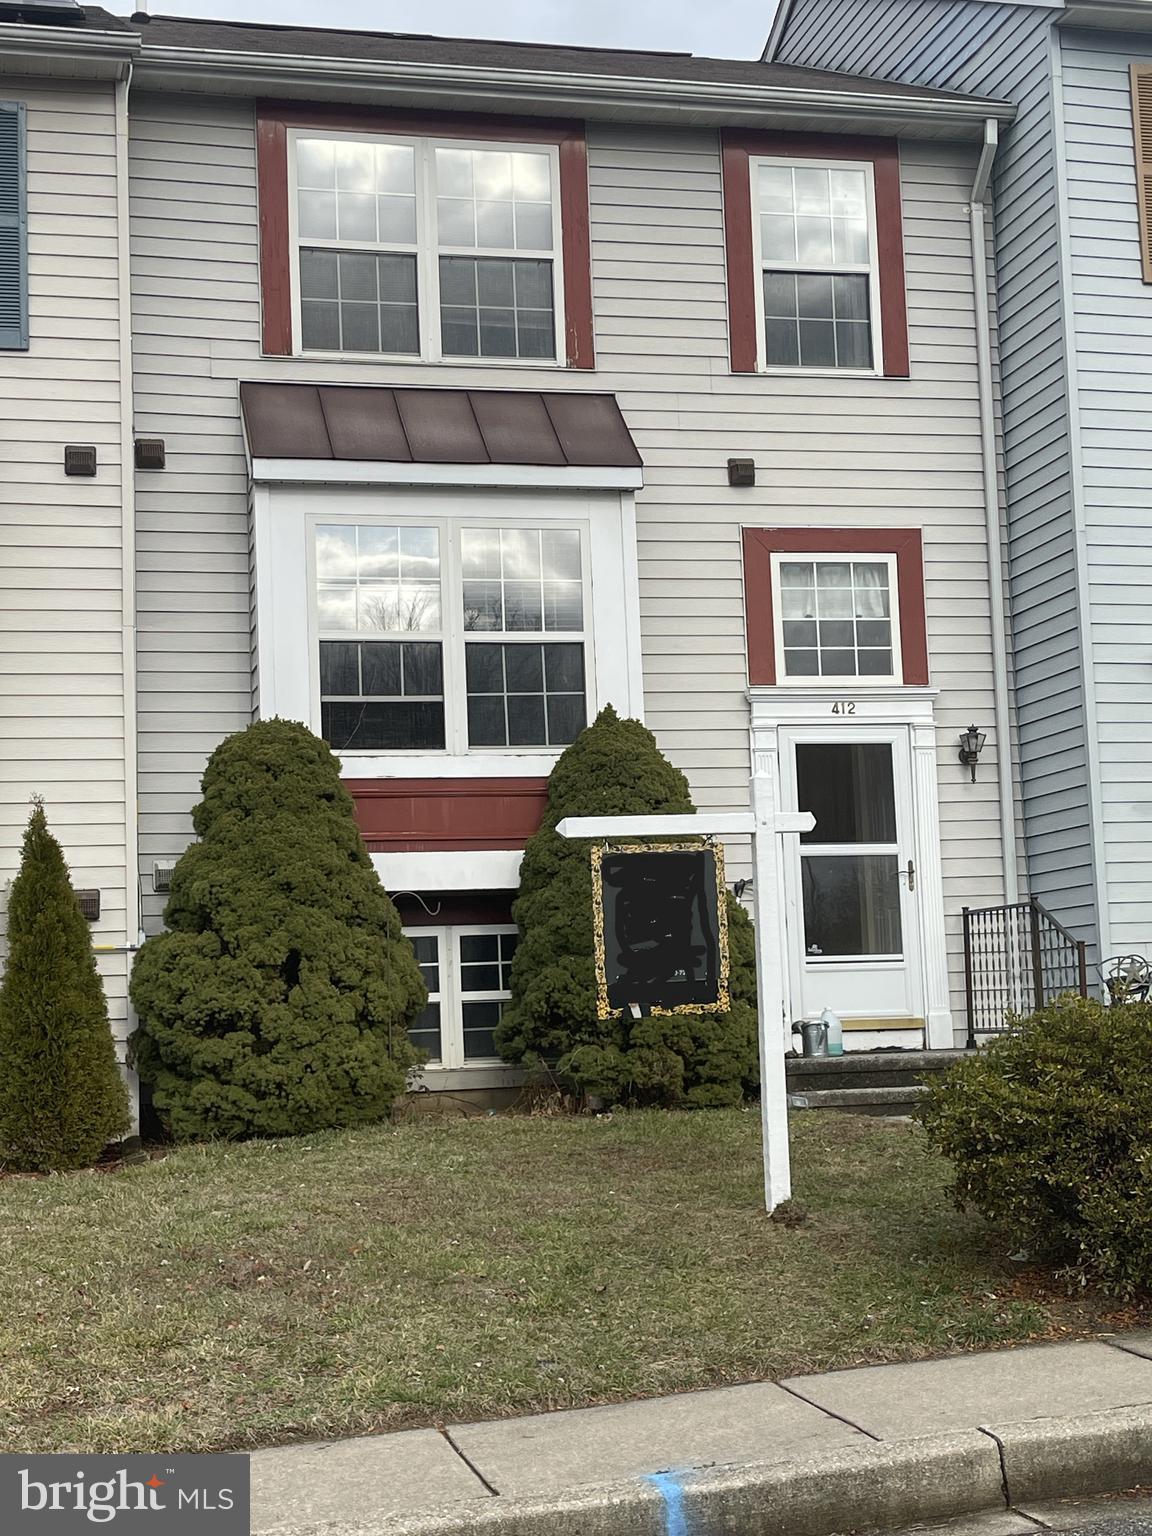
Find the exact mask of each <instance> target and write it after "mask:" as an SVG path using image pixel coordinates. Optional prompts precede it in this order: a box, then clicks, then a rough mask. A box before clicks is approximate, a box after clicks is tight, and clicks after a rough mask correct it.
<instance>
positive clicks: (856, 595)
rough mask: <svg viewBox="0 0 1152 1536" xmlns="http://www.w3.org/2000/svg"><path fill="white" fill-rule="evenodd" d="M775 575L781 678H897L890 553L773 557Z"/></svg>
mask: <svg viewBox="0 0 1152 1536" xmlns="http://www.w3.org/2000/svg"><path fill="white" fill-rule="evenodd" d="M772 580H773V587H774V591H773V602H772V606H773V611H774V613H775V614H776V628H777V634H776V647H777V667H776V675H777V677H778V678H779V679H780V680H781V681H783V682H804V683H814V682H820V681H822V680H824V681H843V680H844V679H845V678H855V679H857V680H858V681H860V682H874V683H880V682H892V681H893V680H894V679H899V678H900V676H901V669H900V628H899V621H898V615H897V611H896V610H897V580H896V559H895V556H893V555H862V556H860V557H855V556H852V555H844V556H838V557H837V556H832V557H829V556H821V555H804V554H797V555H792V554H788V555H774V556H773V559H772Z"/></svg>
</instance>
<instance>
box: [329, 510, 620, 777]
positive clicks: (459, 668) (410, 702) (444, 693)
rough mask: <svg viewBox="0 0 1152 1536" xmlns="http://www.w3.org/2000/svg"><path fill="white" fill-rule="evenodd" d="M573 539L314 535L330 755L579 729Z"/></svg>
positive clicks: (582, 698) (580, 560)
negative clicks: (333, 753) (331, 753)
mask: <svg viewBox="0 0 1152 1536" xmlns="http://www.w3.org/2000/svg"><path fill="white" fill-rule="evenodd" d="M584 539H585V535H584V532H583V531H582V530H581V529H580V528H566V527H546V528H534V527H518V526H500V527H485V526H481V525H478V524H477V525H473V524H469V525H462V524H461V525H454V524H452V523H435V524H423V525H417V524H415V523H413V524H408V523H396V524H393V523H390V522H383V521H381V522H363V521H357V522H333V523H323V524H320V525H318V526H317V528H316V533H315V562H316V563H315V569H316V581H315V592H316V632H317V636H318V645H319V697H320V728H321V734H322V735H323V736H324V738H325V739H326V740H327V741H328V743H329V744H330V745H331V746H332V748H333V749H334V750H335V751H337V752H341V753H347V752H357V751H361V752H406V751H424V752H428V751H444V750H447V751H450V752H455V753H462V752H474V751H478V750H479V751H515V750H517V749H521V750H523V749H536V750H539V749H545V750H552V749H555V750H560V749H561V748H563V747H565V746H567V745H568V744H569V742H572V741H574V740H575V739H576V737H577V735H579V733H580V731H582V730H583V728H584V726H585V725H586V724H587V723H588V693H589V689H588V686H587V670H588V667H587V654H586V653H587V646H586V639H587V636H586V632H585V616H586V615H587V613H588V612H589V610H590V603H589V593H588V591H587V569H588V561H587V557H586V555H585V552H584Z"/></svg>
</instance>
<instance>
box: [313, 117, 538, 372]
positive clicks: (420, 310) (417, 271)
mask: <svg viewBox="0 0 1152 1536" xmlns="http://www.w3.org/2000/svg"><path fill="white" fill-rule="evenodd" d="M292 147H293V155H292V162H291V163H292V165H293V167H294V172H293V183H294V199H293V210H294V217H295V250H296V272H297V290H298V295H299V315H298V334H299V340H300V346H301V348H302V350H304V351H306V352H310V351H318V352H364V353H375V354H380V355H383V356H395V357H415V358H423V359H424V360H426V361H428V360H437V359H439V358H461V359H464V358H477V359H483V358H492V359H501V360H504V361H509V360H522V361H535V362H554V361H555V360H556V359H557V358H558V357H560V356H561V350H560V347H561V341H562V338H563V315H562V313H561V305H560V303H559V296H560V295H561V293H562V291H563V287H562V273H561V270H560V267H561V219H560V177H559V158H558V149H557V147H556V146H555V145H548V144H542V145H529V144H524V145H519V144H504V143H491V144H485V143H482V142H477V143H468V142H462V141H459V140H447V141H442V142H437V140H435V139H434V138H424V137H418V138H408V137H393V136H387V137H386V136H383V135H372V136H367V135H355V136H354V135H350V134H334V133H323V132H318V131H312V130H305V129H299V130H296V131H295V132H294V133H293V135H292Z"/></svg>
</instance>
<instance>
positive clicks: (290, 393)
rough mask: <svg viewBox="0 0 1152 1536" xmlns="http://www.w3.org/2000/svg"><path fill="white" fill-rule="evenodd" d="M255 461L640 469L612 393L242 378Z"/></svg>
mask: <svg viewBox="0 0 1152 1536" xmlns="http://www.w3.org/2000/svg"><path fill="white" fill-rule="evenodd" d="M240 402H241V406H242V409H243V414H244V429H245V432H246V434H247V438H248V451H249V453H250V455H251V457H252V459H253V460H254V461H255V460H272V459H292V460H300V459H312V460H325V459H328V460H346V461H363V462H375V463H386V464H474V465H485V464H488V465H536V466H544V467H551V468H556V469H564V468H570V469H586V468H605V469H608V468H616V469H639V468H640V467H641V465H642V460H641V458H640V454H639V453H638V452H637V449H636V444H635V443H634V442H633V441H632V435H631V433H630V432H629V431H628V428H627V426H626V424H625V422H624V418H623V416H622V415H621V414H620V407H619V406H618V405H617V403H616V398H615V396H614V395H607V394H591V393H585V392H583V391H576V390H566V391H559V390H550V391H541V390H512V389H415V388H401V389H390V388H386V387H384V386H349V385H325V384H273V383H243V384H241V386H240Z"/></svg>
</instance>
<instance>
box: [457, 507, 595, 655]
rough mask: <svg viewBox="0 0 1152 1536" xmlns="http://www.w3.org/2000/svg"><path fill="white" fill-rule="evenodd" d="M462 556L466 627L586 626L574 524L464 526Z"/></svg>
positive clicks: (536, 628)
mask: <svg viewBox="0 0 1152 1536" xmlns="http://www.w3.org/2000/svg"><path fill="white" fill-rule="evenodd" d="M460 557H461V563H462V568H463V575H464V583H463V601H464V628H465V629H467V630H485V629H487V630H501V629H502V630H504V631H522V632H528V633H539V632H540V631H541V630H545V631H548V632H553V631H559V632H563V631H568V632H569V633H571V632H579V631H580V630H581V629H582V628H583V627H584V590H583V586H582V584H581V582H580V535H579V533H578V532H577V531H576V530H575V529H574V528H564V529H556V530H551V529H539V528H504V529H500V530H497V529H494V528H465V529H463V530H462V531H461V535H460ZM479 577H484V578H485V579H483V580H479V579H477V578H479Z"/></svg>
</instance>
